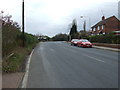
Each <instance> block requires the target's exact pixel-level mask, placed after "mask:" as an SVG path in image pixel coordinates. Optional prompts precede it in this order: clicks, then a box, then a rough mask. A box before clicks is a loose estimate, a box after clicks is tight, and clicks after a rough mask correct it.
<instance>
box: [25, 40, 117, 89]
mask: <svg viewBox="0 0 120 90" xmlns="http://www.w3.org/2000/svg"><path fill="white" fill-rule="evenodd" d="M117 87H118V53H117V52H113V51H108V50H102V49H96V48H81V47H76V46H71V45H70V44H68V43H66V42H42V43H39V44H38V45H37V47H36V48H35V49H34V52H33V54H32V57H31V64H30V69H29V75H28V83H27V88H117Z"/></svg>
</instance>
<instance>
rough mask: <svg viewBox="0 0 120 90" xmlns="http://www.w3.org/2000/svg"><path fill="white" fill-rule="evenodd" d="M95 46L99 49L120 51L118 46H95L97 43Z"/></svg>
mask: <svg viewBox="0 0 120 90" xmlns="http://www.w3.org/2000/svg"><path fill="white" fill-rule="evenodd" d="M93 47H94V48H98V49H105V50H110V51H115V52H120V49H117V48H109V47H102V46H95V45H93Z"/></svg>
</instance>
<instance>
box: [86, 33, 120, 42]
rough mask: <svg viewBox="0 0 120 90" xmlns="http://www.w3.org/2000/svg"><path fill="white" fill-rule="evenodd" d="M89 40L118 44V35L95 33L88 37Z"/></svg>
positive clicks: (119, 36) (119, 39) (119, 37)
mask: <svg viewBox="0 0 120 90" xmlns="http://www.w3.org/2000/svg"><path fill="white" fill-rule="evenodd" d="M88 38H89V40H90V41H91V42H94V43H110V44H120V35H113V34H106V35H95V36H90V37H88Z"/></svg>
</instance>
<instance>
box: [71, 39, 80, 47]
mask: <svg viewBox="0 0 120 90" xmlns="http://www.w3.org/2000/svg"><path fill="white" fill-rule="evenodd" d="M78 41H79V39H72V40H71V45H74V46H77V43H78Z"/></svg>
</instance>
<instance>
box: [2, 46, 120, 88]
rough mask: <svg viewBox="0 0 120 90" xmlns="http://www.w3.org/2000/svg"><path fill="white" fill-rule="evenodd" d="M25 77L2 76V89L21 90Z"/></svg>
mask: <svg viewBox="0 0 120 90" xmlns="http://www.w3.org/2000/svg"><path fill="white" fill-rule="evenodd" d="M93 48H98V49H105V50H111V51H116V52H119V51H120V49H116V48H108V47H101V46H93ZM24 76H25V72H16V73H9V74H3V75H2V88H19V86H20V84H21V82H22V80H23V78H24Z"/></svg>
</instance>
